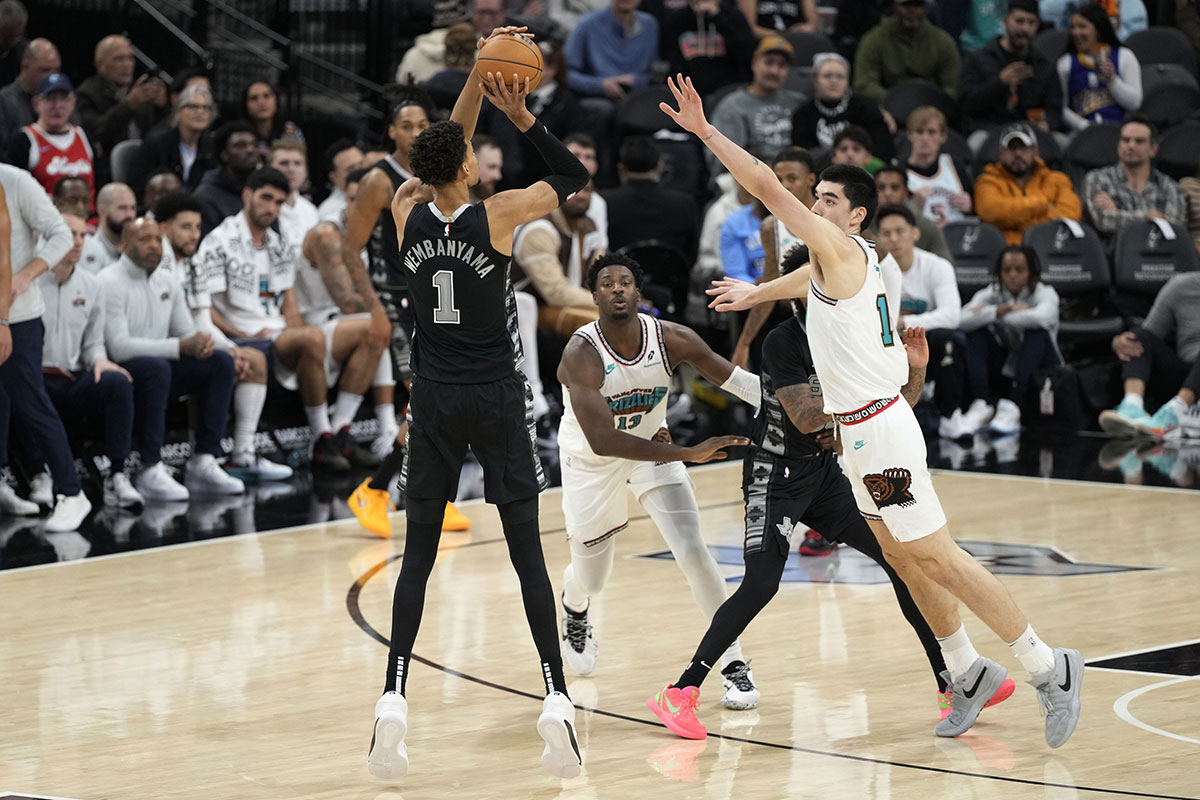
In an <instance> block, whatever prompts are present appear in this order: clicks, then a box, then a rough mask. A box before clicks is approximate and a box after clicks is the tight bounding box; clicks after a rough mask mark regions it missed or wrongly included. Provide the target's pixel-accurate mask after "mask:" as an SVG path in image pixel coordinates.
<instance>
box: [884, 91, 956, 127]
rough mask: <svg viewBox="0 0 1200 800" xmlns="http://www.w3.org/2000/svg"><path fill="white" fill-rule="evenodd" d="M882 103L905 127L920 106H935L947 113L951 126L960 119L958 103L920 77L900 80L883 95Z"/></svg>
mask: <svg viewBox="0 0 1200 800" xmlns="http://www.w3.org/2000/svg"><path fill="white" fill-rule="evenodd" d="M882 105H883V107H884V108H886V109H887V111H888V113H889V114H891V115H892V118H893V119H895V120H896V124H897V125H898V126H899V127H901V128H903V127H904V122H905V121H906V120H907V119H908V115H909V114H911V113H912V112H913V111H914V110H915V109H916V108H918V107H920V106H933V107H934V108H936V109H938V110H939V111H941V112H942V113H943V114H945V115H946V119H947V120H948V121H949V123H950V127H951V128H953V127H954V126H955V125H956V124H957V121H958V104H957V103H956V102H954V100H952V99H951V98H950V96H949V95H947V94H946V93H945V92H943V91H942V90H941V89H939V88H938V87H936V86H934V85H933V84H932V83H930V82H929V81H923V80H920V79H914V80H904V81H900V83H898V84H896V85H895V86H893V87H892V88H891V89H888V91H887V94H885V95H884V96H883V104H882Z"/></svg>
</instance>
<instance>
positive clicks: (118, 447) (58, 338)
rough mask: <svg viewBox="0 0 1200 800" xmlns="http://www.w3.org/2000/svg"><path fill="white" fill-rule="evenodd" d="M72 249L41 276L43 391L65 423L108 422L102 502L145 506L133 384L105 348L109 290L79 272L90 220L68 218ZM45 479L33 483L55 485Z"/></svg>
mask: <svg viewBox="0 0 1200 800" xmlns="http://www.w3.org/2000/svg"><path fill="white" fill-rule="evenodd" d="M63 221H65V222H66V223H67V227H68V228H70V229H71V234H72V235H73V237H74V245H73V246H72V247H71V249H70V251H68V252H67V254H66V255H65V256H64V257H63V259H62V260H61V261H59V262H58V263H57V264H55V265H54V267H53V268H51V269H50V271H49V272H46V273H45V274H43V275H42V276H41V277H40V278H38V282H39V283H40V284H41V286H40V288H41V290H42V298H43V299H44V300H45V303H46V310H45V312H44V313H43V314H42V324H43V325H44V326H45V329H46V339H45V342H44V344H43V345H42V375H43V377H44V380H45V383H46V393H47V394H48V395H49V396H50V400H51V401H52V402H53V403H54V407H55V408H56V409H57V410H58V414H59V416H60V417H62V418H64V419H65V418H71V419H79V418H84V419H87V418H93V417H99V418H100V419H101V420H102V421H103V424H104V455H106V456H107V457H108V460H109V463H110V464H111V466H110V468H109V473H108V475H107V476H106V477H105V479H104V504H105V505H106V506H110V505H115V506H118V507H120V508H133V507H141V506H142V505H143V502H144V501H143V500H142V496H141V495H140V494H138V493H137V490H135V489H134V488H133V484H132V483H131V482H130V480H129V475H128V474H127V473H126V468H127V465H126V463H125V460H126V458H128V456H129V451H130V450H131V449H132V447H133V443H132V439H133V378H132V376H130V374H129V373H128V372H127V371H126V370H125V369H124V368H123V367H120V366H119V365H117V364H116V363H114V362H112V361H109V360H108V351H107V350H106V349H105V347H104V292H103V290H102V288H101V283H100V279H99V278H98V277H96V276H95V275H93V274H92V273H90V272H88V271H87V270H81V269H76V268H75V265H76V264H78V263H79V259H80V258H81V257H82V256H83V239H84V236H86V235H87V222H85V221H84V220H83V218H81V217H78V216H76V215H74V214H64V215H63ZM51 482H52V481H51V478H50V476H49V475H48V474H44V473H43V475H42V476H37V477H35V478H34V479H33V480H31V481H30V484H31V485H35V484H38V483H42V484H45V485H46V486H47V487H49V486H50V484H51Z"/></svg>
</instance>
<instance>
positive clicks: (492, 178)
mask: <svg viewBox="0 0 1200 800" xmlns="http://www.w3.org/2000/svg"><path fill="white" fill-rule="evenodd" d="M471 147H472V148H474V150H475V160H476V161H477V162H479V183H477V184H475V185H474V186H472V187H471V201H472V202H475V201H477V200H486V199H488V198H489V197H491V196H492V195H494V194H495V193H496V185H497V184H499V183H500V179H501V178H502V177H503V176H504V151H502V150H501V149H500V145H499V144H497V143H496V140H495V139H493V138H492V137H490V136H487V135H486V134H482V133H480V134H476V135H475V136H474V137H472V139H471Z"/></svg>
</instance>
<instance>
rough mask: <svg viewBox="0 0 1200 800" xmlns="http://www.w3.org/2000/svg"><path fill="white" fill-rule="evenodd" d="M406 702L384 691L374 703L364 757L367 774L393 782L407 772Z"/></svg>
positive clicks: (398, 695)
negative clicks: (367, 747) (373, 720)
mask: <svg viewBox="0 0 1200 800" xmlns="http://www.w3.org/2000/svg"><path fill="white" fill-rule="evenodd" d="M407 732H408V701H407V700H405V699H404V695H402V694H400V693H399V692H384V693H383V696H382V697H380V698H379V701H378V702H377V703H375V733H373V734H372V735H371V751H370V752H369V753H368V754H367V771H368V772H370V773H371V774H372V775H374V776H375V777H376V778H383V779H384V780H395V779H396V778H400V777H402V776H403V775H404V774H405V773H406V772H408V747H407V746H406V745H405V744H404V734H406V733H407Z"/></svg>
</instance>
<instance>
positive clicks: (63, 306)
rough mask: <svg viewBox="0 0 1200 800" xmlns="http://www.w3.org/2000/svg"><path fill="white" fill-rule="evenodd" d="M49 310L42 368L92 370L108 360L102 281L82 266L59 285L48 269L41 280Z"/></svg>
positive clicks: (46, 316) (46, 312) (43, 295)
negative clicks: (105, 341)
mask: <svg viewBox="0 0 1200 800" xmlns="http://www.w3.org/2000/svg"><path fill="white" fill-rule="evenodd" d="M37 282H38V284H40V287H39V288H41V290H42V299H43V301H44V302H45V304H46V310H45V311H44V312H43V313H42V324H43V325H45V326H46V336H45V339H44V340H43V342H42V365H43V366H46V367H58V368H59V369H62V370H65V371H67V372H81V371H83V370H89V369H91V368H92V365H93V364H94V363H95V362H96V359H98V358H108V353H107V351H106V350H105V349H104V289H103V287H102V286H101V284H100V279H99V278H98V277H96V276H95V275H93V274H91V273H90V272H87V271H86V270H81V269H79V267H78V266H76V267H75V269H74V270H72V271H71V275H70V277H68V278H67V279H66V280H65V281H64V282H62V283H59V282H58V276H57V275H55V274H54V272H53V271H51V270H47V271H46V272H44V273H42V276H41V277H40V278H38V280H37Z"/></svg>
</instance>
